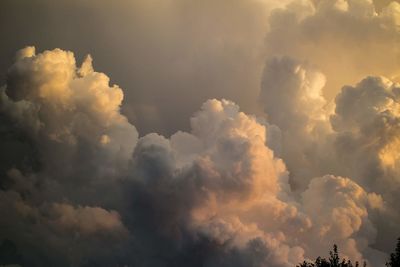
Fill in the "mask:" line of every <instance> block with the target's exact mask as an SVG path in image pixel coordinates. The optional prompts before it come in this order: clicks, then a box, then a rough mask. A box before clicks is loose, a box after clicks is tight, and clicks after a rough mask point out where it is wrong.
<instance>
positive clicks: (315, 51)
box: [266, 0, 400, 100]
mask: <svg viewBox="0 0 400 267" xmlns="http://www.w3.org/2000/svg"><path fill="white" fill-rule="evenodd" d="M399 6H400V4H399V3H397V2H394V1H393V2H391V3H390V4H388V5H385V6H384V7H383V9H382V10H380V11H379V12H377V11H376V10H375V5H374V3H373V1H371V0H361V1H359V0H333V1H331V0H317V1H311V0H306V1H292V3H291V4H289V5H287V6H286V7H285V8H283V9H280V10H276V11H274V12H273V14H272V16H271V18H270V20H269V25H270V30H269V32H268V34H267V41H266V46H267V54H268V56H274V55H280V56H290V57H293V58H297V59H299V60H302V61H303V60H306V61H309V62H312V63H313V64H315V65H316V66H317V67H318V68H319V69H320V70H321V71H322V72H323V73H324V74H325V75H326V76H327V84H326V88H325V89H324V95H326V96H327V98H328V99H329V100H331V99H333V98H334V97H335V95H336V93H337V92H338V91H339V90H340V88H341V87H342V86H343V85H344V84H353V83H356V82H358V81H359V80H360V79H362V78H363V77H365V76H366V75H370V74H374V75H384V76H386V77H390V78H392V79H396V80H397V76H398V67H399V64H398V61H397V58H398V55H399V52H398V49H397V44H398V40H399V32H398V25H399V24H398V22H399V15H400V13H399Z"/></svg>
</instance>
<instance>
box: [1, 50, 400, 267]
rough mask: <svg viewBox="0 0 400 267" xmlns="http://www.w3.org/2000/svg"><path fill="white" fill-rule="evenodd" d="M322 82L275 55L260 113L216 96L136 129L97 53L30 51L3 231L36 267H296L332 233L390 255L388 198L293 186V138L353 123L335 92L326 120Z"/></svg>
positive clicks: (7, 167) (10, 121) (8, 130)
mask: <svg viewBox="0 0 400 267" xmlns="http://www.w3.org/2000/svg"><path fill="white" fill-rule="evenodd" d="M274 77H275V78H274ZM274 79H275V82H274ZM324 83H325V77H324V75H322V74H321V73H320V72H318V71H317V70H315V69H314V68H313V67H312V66H309V65H307V64H303V63H299V62H297V61H295V60H292V59H289V58H277V59H274V60H272V61H270V62H269V63H268V65H267V68H266V70H265V72H264V79H263V86H262V87H263V92H262V98H263V101H266V106H265V110H266V112H267V113H268V115H269V116H268V118H267V121H266V122H265V121H263V120H262V119H260V118H257V117H255V116H252V115H247V114H245V113H243V112H242V111H240V108H239V106H238V105H236V104H235V103H233V102H232V101H229V100H216V99H211V100H208V101H206V102H205V103H204V104H203V105H202V106H201V108H200V110H199V111H198V112H196V113H195V114H194V115H193V116H192V118H191V119H190V125H191V127H190V131H187V132H185V131H178V132H176V133H175V134H173V135H171V136H170V137H168V138H167V137H164V136H162V135H160V134H157V133H151V134H147V135H145V136H143V137H140V138H138V133H137V132H136V129H135V127H134V126H133V125H131V124H130V123H129V122H128V120H127V119H126V118H125V117H124V116H123V115H121V113H120V110H119V109H120V105H121V101H122V98H123V94H122V90H121V89H120V88H119V87H118V86H116V85H111V86H110V85H109V78H108V77H107V76H106V75H105V74H102V73H98V72H96V71H95V70H94V68H93V65H92V58H91V57H90V56H88V57H87V58H86V59H85V60H84V61H83V63H82V65H81V67H77V66H76V61H75V57H74V55H73V53H72V52H67V51H64V50H61V49H55V50H52V51H44V52H42V53H39V54H36V53H35V49H34V48H33V47H28V48H25V49H23V50H21V51H19V52H18V53H17V57H16V62H15V63H14V64H13V65H12V66H11V68H10V69H9V72H8V74H7V83H6V84H5V85H4V86H3V87H2V92H1V98H0V100H1V101H0V114H1V116H2V118H4V120H2V123H1V130H2V131H1V135H2V137H3V138H2V139H1V142H2V144H4V145H7V146H8V147H9V149H8V150H10V156H11V158H10V159H9V160H8V161H7V160H6V161H4V163H3V164H2V168H1V171H2V173H1V180H0V181H1V191H0V198H1V199H2V201H1V202H0V203H1V209H0V211H1V212H2V213H3V212H4V214H2V215H4V216H0V218H2V219H0V226H1V227H0V229H2V230H1V231H0V237H1V238H2V239H8V240H11V241H12V242H13V243H15V245H16V247H18V249H19V250H20V253H21V255H22V259H21V262H16V263H18V264H28V265H29V266H42V265H43V264H49V265H55V264H56V265H57V266H71V265H76V266H110V265H115V264H120V265H140V266H188V265H190V266H249V265H250V266H277V267H278V266H282V267H283V266H285V267H286V266H287V267H289V266H294V265H295V264H297V263H299V262H300V261H303V260H304V259H310V258H313V257H315V256H316V255H319V254H320V253H324V252H325V251H326V250H327V248H328V247H330V245H331V244H332V242H336V243H338V244H340V245H341V248H342V252H343V253H344V255H346V256H347V257H350V258H352V259H353V260H354V259H356V260H369V262H371V263H377V264H379V263H381V262H382V259H383V257H384V255H383V256H382V254H381V253H380V252H379V251H377V250H375V249H374V248H372V247H371V246H372V245H373V244H374V242H375V240H376V237H377V231H378V229H377V228H376V226H375V224H374V216H375V214H380V213H383V212H384V211H386V209H387V208H386V206H385V203H384V201H383V199H382V197H381V196H380V195H378V194H375V193H368V192H367V191H366V190H365V189H363V188H362V187H361V186H360V185H358V184H357V183H356V182H354V181H352V180H351V179H349V178H342V177H338V176H333V175H328V176H322V175H314V174H315V173H317V172H316V171H311V172H310V173H312V174H313V176H311V175H310V176H308V177H307V181H311V182H310V183H305V184H306V186H305V188H304V192H303V193H301V194H300V195H299V194H297V193H299V192H296V193H294V192H293V191H292V188H291V187H292V186H291V184H290V181H289V176H290V175H291V168H292V165H291V164H292V163H293V162H294V159H293V162H291V161H290V160H289V161H288V167H286V165H285V162H284V160H286V158H285V157H286V156H288V155H289V154H290V153H288V151H289V150H288V149H289V148H288V147H287V146H286V142H289V141H290V140H291V139H293V142H298V143H303V145H305V146H310V147H311V146H312V144H313V143H312V142H311V141H310V140H312V139H313V138H315V140H316V141H314V143H318V142H320V141H321V140H322V139H323V138H322V137H321V136H327V135H329V136H331V135H332V136H333V137H336V135H337V136H339V134H336V133H335V132H334V130H335V131H339V130H338V129H339V128H340V127H344V128H345V127H348V126H347V125H348V124H347V123H346V120H347V119H348V120H352V119H351V118H347V119H346V120H345V119H341V116H342V114H344V113H343V112H344V111H343V112H342V111H341V110H342V109H341V108H340V106H341V105H340V103H339V102H340V99H341V98H346V97H340V96H339V97H338V101H337V106H336V113H335V114H336V115H335V116H336V117H335V116H333V117H331V121H332V125H333V127H332V128H331V127H330V120H329V114H330V113H329V111H326V112H325V111H324V110H325V103H326V101H325V100H324V98H323V97H322V94H321V88H322V87H323V85H324ZM390 86H392V85H390ZM385 90H386V91H387V90H388V89H385ZM391 90H392V91H393V92H395V91H396V90H397V89H396V90H395V89H391ZM393 94H394V93H393ZM390 95H392V94H390ZM271 96H275V97H276V98H275V101H274V100H272V99H270V97H271ZM383 102H385V101H383ZM383 102H379V103H383ZM386 102H390V101H386ZM386 102H385V103H386ZM365 103H366V104H368V105H370V102H368V101H365ZM278 108H283V109H284V110H285V111H286V112H287V113H285V114H280V113H279V112H276V109H278ZM343 110H345V109H343ZM322 111H324V112H322ZM360 112H362V111H360ZM350 113H351V114H352V115H353V114H357V112H353V111H352V112H350ZM343 116H346V117H347V115H343ZM355 118H356V119H357V120H358V117H357V116H355ZM291 119H292V120H293V119H294V120H296V121H297V123H294V124H291V123H290V120H291ZM333 121H336V122H335V123H336V124H335V123H333ZM353 124H354V123H351V124H350V125H353ZM367 124H368V123H367ZM361 128H362V127H360V129H361ZM332 140H334V141H336V140H337V139H335V138H332ZM332 144H335V143H334V142H332ZM279 146H280V147H281V148H282V150H281V151H277V150H276V148H277V147H279ZM320 146H321V147H323V146H325V144H324V145H320ZM272 148H273V149H274V150H273V149H272ZM306 152H307V150H305V149H304V147H302V146H298V147H296V148H293V153H298V154H297V155H301V154H304V155H307V153H306ZM1 154H5V155H2V157H4V158H7V155H8V154H7V151H5V152H3V153H1ZM278 155H279V156H278ZM316 155H318V154H316ZM280 156H282V158H283V159H284V160H282V159H281V158H280ZM288 159H290V158H288ZM306 161H308V164H309V165H310V166H311V165H313V164H314V163H315V162H316V159H315V158H312V157H310V160H309V159H306ZM293 166H295V165H293ZM296 166H299V167H301V166H302V165H301V164H298V165H296ZM293 169H294V170H295V168H293ZM317 169H318V168H317ZM320 169H321V170H322V169H323V168H320ZM303 176H305V175H304V174H303ZM299 177H300V176H299ZM313 177H317V178H313ZM362 181H363V180H362V179H360V180H359V182H360V184H363V183H362ZM370 191H372V189H371V190H370ZM379 193H384V192H379ZM383 195H384V194H383ZM384 196H385V195H384ZM11 207H12V208H11ZM389 208H390V207H389ZM37 242H40V244H41V245H40V246H38V245H37ZM374 260H375V261H374Z"/></svg>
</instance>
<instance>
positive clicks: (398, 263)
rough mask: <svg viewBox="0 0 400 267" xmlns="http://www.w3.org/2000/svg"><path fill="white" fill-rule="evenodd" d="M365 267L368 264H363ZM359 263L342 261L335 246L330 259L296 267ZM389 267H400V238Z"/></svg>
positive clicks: (355, 265) (338, 266)
mask: <svg viewBox="0 0 400 267" xmlns="http://www.w3.org/2000/svg"><path fill="white" fill-rule="evenodd" d="M362 265H363V267H366V266H367V264H366V263H365V262H363V264H362ZM359 266H360V263H359V262H358V261H356V262H354V263H353V262H351V261H350V260H346V259H341V258H340V256H339V251H338V247H337V246H336V245H333V251H329V258H328V259H325V258H321V257H318V258H317V259H315V261H314V262H309V261H304V262H302V263H300V264H299V265H297V266H296V267H359ZM386 266H387V267H400V238H399V239H397V245H396V248H395V251H394V252H393V253H391V254H390V258H389V261H388V262H387V263H386Z"/></svg>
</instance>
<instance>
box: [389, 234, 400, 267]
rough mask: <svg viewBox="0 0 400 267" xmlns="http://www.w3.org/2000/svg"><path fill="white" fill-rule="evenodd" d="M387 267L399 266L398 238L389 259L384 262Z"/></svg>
mask: <svg viewBox="0 0 400 267" xmlns="http://www.w3.org/2000/svg"><path fill="white" fill-rule="evenodd" d="M386 266H387V267H400V238H398V239H397V245H396V249H395V251H394V253H392V254H390V260H389V262H387V263H386Z"/></svg>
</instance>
